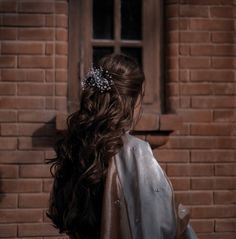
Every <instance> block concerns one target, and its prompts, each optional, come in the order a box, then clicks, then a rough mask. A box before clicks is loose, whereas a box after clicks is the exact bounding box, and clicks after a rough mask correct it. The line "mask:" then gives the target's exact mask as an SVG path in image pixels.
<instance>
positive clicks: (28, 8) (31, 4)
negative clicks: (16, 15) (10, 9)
mask: <svg viewBox="0 0 236 239" xmlns="http://www.w3.org/2000/svg"><path fill="white" fill-rule="evenodd" d="M18 12H26V13H53V12H54V3H53V2H35V1H27V2H19V7H18Z"/></svg>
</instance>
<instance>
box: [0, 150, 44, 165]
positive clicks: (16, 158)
mask: <svg viewBox="0 0 236 239" xmlns="http://www.w3.org/2000/svg"><path fill="white" fill-rule="evenodd" d="M43 162H44V155H43V152H38V151H0V163H1V164H24V163H30V164H33V163H43Z"/></svg>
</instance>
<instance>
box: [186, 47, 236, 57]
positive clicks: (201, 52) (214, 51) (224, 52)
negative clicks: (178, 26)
mask: <svg viewBox="0 0 236 239" xmlns="http://www.w3.org/2000/svg"><path fill="white" fill-rule="evenodd" d="M191 55H193V56H235V55H236V51H235V47H234V46H233V45H195V46H191Z"/></svg>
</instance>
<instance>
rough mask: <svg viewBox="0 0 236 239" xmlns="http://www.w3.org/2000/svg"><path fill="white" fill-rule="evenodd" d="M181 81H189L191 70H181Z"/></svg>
mask: <svg viewBox="0 0 236 239" xmlns="http://www.w3.org/2000/svg"><path fill="white" fill-rule="evenodd" d="M179 77H180V79H179V80H180V81H184V82H186V81H189V72H188V71H187V70H179Z"/></svg>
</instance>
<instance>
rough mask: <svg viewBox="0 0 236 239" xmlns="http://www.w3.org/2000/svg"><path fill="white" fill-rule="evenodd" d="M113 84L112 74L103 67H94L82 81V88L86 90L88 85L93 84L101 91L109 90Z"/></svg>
mask: <svg viewBox="0 0 236 239" xmlns="http://www.w3.org/2000/svg"><path fill="white" fill-rule="evenodd" d="M113 84H114V82H113V80H112V76H111V75H110V74H109V72H108V71H107V70H104V69H103V68H102V67H92V68H91V69H90V70H89V72H88V74H87V75H86V76H85V78H84V79H83V80H82V81H81V86H82V90H84V89H85V87H86V86H92V87H96V88H97V89H98V90H99V92H101V93H103V92H105V91H109V90H110V89H111V86H112V85H113Z"/></svg>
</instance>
